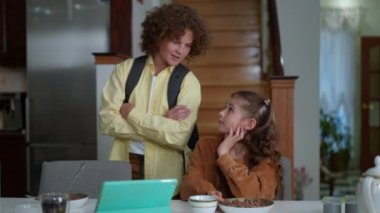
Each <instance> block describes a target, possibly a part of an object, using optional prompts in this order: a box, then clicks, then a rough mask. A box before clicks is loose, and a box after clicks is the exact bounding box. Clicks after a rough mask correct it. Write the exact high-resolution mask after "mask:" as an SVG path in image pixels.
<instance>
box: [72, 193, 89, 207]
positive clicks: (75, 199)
mask: <svg viewBox="0 0 380 213" xmlns="http://www.w3.org/2000/svg"><path fill="white" fill-rule="evenodd" d="M68 195H69V198H70V201H69V203H70V208H71V209H76V208H80V207H82V206H83V205H84V204H85V203H86V201H87V200H88V195H87V194H85V193H80V192H69V193H68Z"/></svg>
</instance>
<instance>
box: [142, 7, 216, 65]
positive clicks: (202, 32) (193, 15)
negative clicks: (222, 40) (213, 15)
mask: <svg viewBox="0 0 380 213" xmlns="http://www.w3.org/2000/svg"><path fill="white" fill-rule="evenodd" d="M141 26H142V28H143V32H142V34H141V41H142V42H141V50H142V51H143V52H145V53H146V54H154V53H156V52H157V51H158V50H159V47H160V46H159V45H160V43H161V42H162V41H163V40H164V39H167V38H169V39H180V38H181V37H182V36H183V35H184V34H185V30H186V29H189V30H191V31H192V32H193V37H194V39H193V43H192V45H191V50H190V53H189V55H188V59H191V58H193V57H195V56H197V55H200V54H201V53H203V52H204V51H205V50H206V49H207V47H208V45H209V32H208V29H207V26H206V24H205V23H204V22H203V20H202V19H201V18H200V16H199V14H198V13H197V11H195V10H194V9H192V8H190V7H188V6H185V5H180V4H164V5H162V6H161V7H155V8H154V9H152V10H151V11H150V12H149V13H148V15H147V16H146V18H145V21H144V22H143V23H142V24H141Z"/></svg>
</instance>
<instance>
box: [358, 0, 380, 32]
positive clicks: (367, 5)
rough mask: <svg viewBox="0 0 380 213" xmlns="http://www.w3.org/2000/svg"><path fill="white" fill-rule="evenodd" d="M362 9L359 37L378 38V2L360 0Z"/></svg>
mask: <svg viewBox="0 0 380 213" xmlns="http://www.w3.org/2000/svg"><path fill="white" fill-rule="evenodd" d="M360 6H361V8H362V12H363V15H362V21H361V35H362V36H364V35H365V36H379V35H380V25H379V20H380V13H379V11H380V1H378V0H377V1H374V0H360Z"/></svg>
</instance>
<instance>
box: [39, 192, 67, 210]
mask: <svg viewBox="0 0 380 213" xmlns="http://www.w3.org/2000/svg"><path fill="white" fill-rule="evenodd" d="M40 201H41V208H42V213H69V195H68V194H66V193H55V192H49V193H43V194H41V195H40Z"/></svg>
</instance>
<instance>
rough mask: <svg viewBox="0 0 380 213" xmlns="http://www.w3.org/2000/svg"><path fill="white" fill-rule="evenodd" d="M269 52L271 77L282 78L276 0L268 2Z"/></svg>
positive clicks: (282, 69) (282, 70)
mask: <svg viewBox="0 0 380 213" xmlns="http://www.w3.org/2000/svg"><path fill="white" fill-rule="evenodd" d="M268 15H269V38H270V44H269V46H270V52H271V58H272V60H271V61H272V64H273V75H276V76H284V75H285V73H284V68H283V64H282V56H281V40H280V28H279V24H278V15H277V5H276V0H268Z"/></svg>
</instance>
